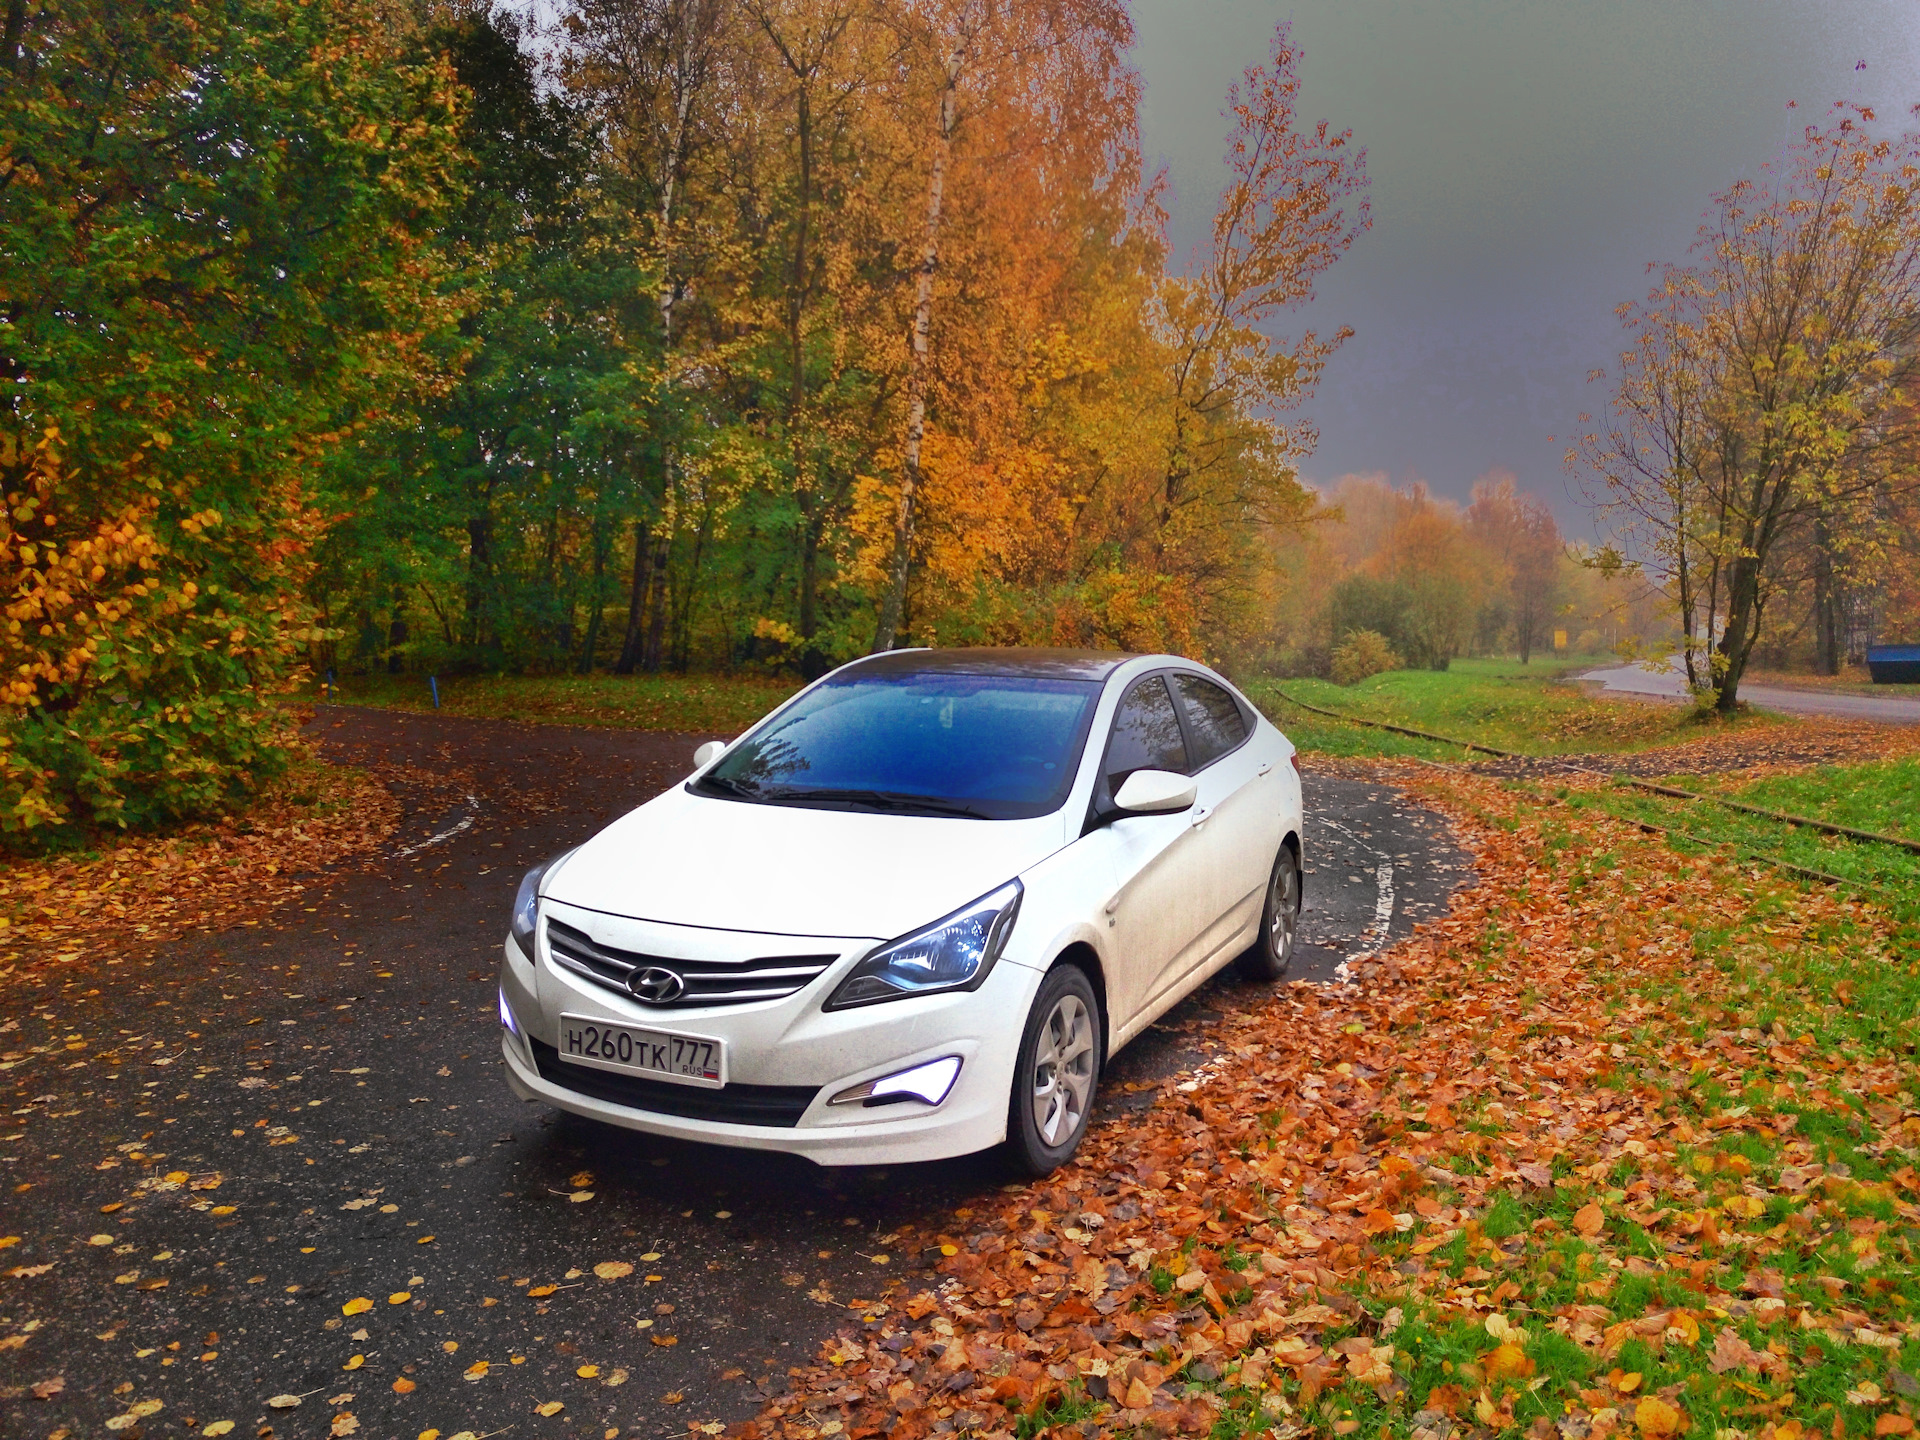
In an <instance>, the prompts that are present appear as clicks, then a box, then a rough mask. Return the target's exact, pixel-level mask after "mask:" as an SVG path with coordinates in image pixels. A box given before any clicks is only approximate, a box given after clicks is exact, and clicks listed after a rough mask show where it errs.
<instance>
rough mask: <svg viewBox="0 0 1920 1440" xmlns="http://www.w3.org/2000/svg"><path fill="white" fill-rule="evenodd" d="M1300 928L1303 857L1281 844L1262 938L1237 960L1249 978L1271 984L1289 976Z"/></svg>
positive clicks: (1264, 908) (1270, 883)
mask: <svg viewBox="0 0 1920 1440" xmlns="http://www.w3.org/2000/svg"><path fill="white" fill-rule="evenodd" d="M1299 929H1300V857H1299V856H1298V855H1296V854H1294V852H1293V846H1291V845H1282V846H1281V847H1280V853H1279V855H1277V856H1275V857H1274V861H1273V874H1272V876H1271V877H1270V878H1269V879H1268V880H1267V900H1266V904H1265V905H1264V906H1262V907H1261V911H1260V938H1259V939H1257V940H1255V941H1254V942H1253V944H1252V945H1251V946H1249V947H1248V949H1247V951H1246V953H1245V954H1244V955H1242V956H1241V957H1240V958H1239V959H1238V960H1236V961H1235V962H1234V964H1235V966H1236V967H1237V968H1238V969H1239V971H1240V974H1241V975H1242V976H1244V977H1245V978H1246V979H1248V980H1258V981H1260V982H1262V983H1263V984H1272V983H1273V982H1274V981H1276V980H1284V979H1286V978H1287V967H1288V966H1290V965H1292V964H1293V941H1294V936H1295V935H1296V934H1297V933H1298V932H1299Z"/></svg>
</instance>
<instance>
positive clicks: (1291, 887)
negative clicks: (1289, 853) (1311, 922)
mask: <svg viewBox="0 0 1920 1440" xmlns="http://www.w3.org/2000/svg"><path fill="white" fill-rule="evenodd" d="M1299 885H1300V879H1299V875H1298V873H1297V872H1296V871H1295V870H1294V868H1293V866H1292V865H1290V864H1283V865H1280V866H1279V867H1277V868H1276V870H1275V872H1274V877H1273V901H1272V903H1271V904H1270V905H1269V906H1268V907H1267V908H1268V911H1269V913H1270V914H1271V915H1272V917H1273V918H1272V919H1271V920H1270V921H1268V922H1267V944H1268V946H1270V947H1271V948H1272V950H1273V953H1274V956H1275V957H1276V958H1278V959H1282V960H1284V959H1285V958H1286V957H1287V956H1288V955H1289V954H1290V953H1291V952H1292V950H1293V927H1294V924H1295V923H1296V922H1297V921H1298V920H1299V918H1300V896H1299Z"/></svg>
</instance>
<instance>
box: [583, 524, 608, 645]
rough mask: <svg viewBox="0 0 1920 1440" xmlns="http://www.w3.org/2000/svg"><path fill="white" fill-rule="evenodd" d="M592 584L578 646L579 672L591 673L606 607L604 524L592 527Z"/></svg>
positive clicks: (605, 534)
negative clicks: (581, 641) (583, 633)
mask: <svg viewBox="0 0 1920 1440" xmlns="http://www.w3.org/2000/svg"><path fill="white" fill-rule="evenodd" d="M593 530H594V533H593V585H592V587H591V588H590V589H589V590H588V592H587V594H588V604H589V607H590V608H589V609H588V611H587V635H586V640H585V643H584V644H582V646H581V647H580V673H581V674H582V675H591V674H592V673H593V659H594V652H595V651H597V650H598V649H599V648H600V623H601V616H602V613H603V612H604V611H605V610H606V608H607V594H606V586H607V533H606V527H605V526H604V525H600V524H596V525H595V526H594V527H593Z"/></svg>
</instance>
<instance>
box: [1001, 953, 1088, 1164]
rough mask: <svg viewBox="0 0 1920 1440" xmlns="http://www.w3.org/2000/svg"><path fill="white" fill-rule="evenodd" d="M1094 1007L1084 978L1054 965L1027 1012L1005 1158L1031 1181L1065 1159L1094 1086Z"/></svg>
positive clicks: (1083, 1128) (1082, 1125)
mask: <svg viewBox="0 0 1920 1440" xmlns="http://www.w3.org/2000/svg"><path fill="white" fill-rule="evenodd" d="M1099 1027H1100V1003H1099V1001H1098V1000H1097V999H1096V998H1095V997H1094V993H1093V985H1092V982H1090V981H1089V980H1088V979H1087V976H1086V972H1085V971H1083V970H1081V969H1080V967H1079V966H1077V965H1056V966H1055V967H1054V968H1053V969H1052V970H1050V971H1048V972H1047V978H1046V979H1045V980H1043V981H1042V982H1041V984H1040V993H1039V994H1038V995H1036V996H1034V999H1033V1008H1032V1009H1031V1010H1030V1011H1028V1012H1027V1027H1026V1031H1025V1033H1024V1034H1022V1035H1021V1037H1020V1055H1019V1060H1018V1062H1017V1063H1016V1065H1015V1066H1014V1071H1013V1095H1012V1097H1011V1099H1010V1101H1009V1103H1008V1107H1007V1151H1008V1155H1009V1156H1010V1158H1011V1159H1012V1161H1013V1163H1014V1165H1015V1166H1016V1167H1018V1169H1019V1170H1020V1172H1021V1173H1022V1174H1025V1175H1028V1176H1031V1177H1033V1178H1035V1179H1038V1178H1039V1177H1040V1176H1042V1175H1045V1174H1047V1173H1049V1172H1050V1171H1053V1170H1055V1169H1057V1168H1059V1167H1060V1166H1061V1165H1064V1164H1065V1163H1066V1162H1067V1161H1068V1160H1069V1159H1071V1158H1072V1156H1073V1152H1074V1151H1075V1150H1077V1149H1079V1148H1080V1141H1081V1139H1082V1138H1083V1137H1084V1136H1085V1135H1086V1133H1087V1120H1088V1118H1089V1117H1090V1116H1091V1115H1092V1113H1093V1097H1094V1093H1095V1092H1096V1091H1097V1090H1098V1088H1099V1085H1100V1050H1101V1044H1100V1028H1099Z"/></svg>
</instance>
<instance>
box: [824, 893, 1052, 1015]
mask: <svg viewBox="0 0 1920 1440" xmlns="http://www.w3.org/2000/svg"><path fill="white" fill-rule="evenodd" d="M1023 893H1025V892H1024V891H1023V890H1022V888H1021V885H1020V882H1019V881H1018V880H1010V881H1008V882H1007V883H1006V884H1005V885H1002V886H1001V887H1000V888H999V889H998V890H995V891H994V892H993V893H992V894H991V895H983V896H981V897H980V898H979V899H978V900H976V901H974V902H973V903H972V904H971V905H968V906H966V907H964V908H962V909H959V910H956V911H954V912H953V914H951V915H949V916H947V918H946V919H944V920H936V921H935V922H934V923H933V924H931V925H929V926H927V927H926V928H925V929H924V930H916V931H914V932H913V934H911V935H906V936H902V937H901V938H900V939H898V940H895V941H893V942H892V943H890V944H887V945H882V946H881V947H880V948H879V949H878V950H876V951H874V952H873V954H871V955H869V956H867V958H866V959H864V960H862V961H861V962H860V963H859V964H858V965H856V966H854V967H853V973H852V974H850V975H848V976H847V978H846V979H845V980H843V981H841V982H840V988H839V989H838V990H835V991H834V992H833V995H832V998H830V999H829V1000H828V1001H827V1003H826V1004H825V1005H823V1006H822V1007H821V1008H822V1009H824V1010H851V1009H853V1008H854V1007H855V1006H857V1005H877V1004H879V1003H880V1002H881V1001H883V1000H903V999H905V998H906V997H907V996H909V995H931V994H934V993H936V992H937V991H941V990H973V989H977V988H978V987H979V985H980V982H981V981H983V980H985V979H986V978H987V972H988V971H989V970H991V969H993V962H994V961H996V960H998V959H999V958H1000V952H1001V951H1002V950H1004V949H1006V947H1007V936H1008V935H1010V934H1012V933H1013V922H1014V918H1015V917H1016V916H1018V915H1019V913H1020V897H1021V895H1022V894H1023Z"/></svg>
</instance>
